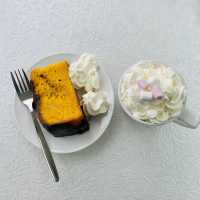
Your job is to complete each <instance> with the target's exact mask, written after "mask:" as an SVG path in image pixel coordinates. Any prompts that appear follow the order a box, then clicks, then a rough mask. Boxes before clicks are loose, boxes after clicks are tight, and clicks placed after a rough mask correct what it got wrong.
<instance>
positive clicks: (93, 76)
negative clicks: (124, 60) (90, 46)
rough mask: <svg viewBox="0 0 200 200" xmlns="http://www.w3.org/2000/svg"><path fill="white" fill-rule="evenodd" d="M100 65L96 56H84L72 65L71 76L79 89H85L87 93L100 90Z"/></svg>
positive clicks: (86, 54)
mask: <svg viewBox="0 0 200 200" xmlns="http://www.w3.org/2000/svg"><path fill="white" fill-rule="evenodd" d="M98 70H99V68H98V65H97V61H96V58H95V56H94V55H92V54H88V53H85V54H82V55H81V56H80V58H79V59H78V60H77V61H76V62H73V63H71V65H70V68H69V76H70V78H71V80H72V83H73V84H74V86H75V87H76V88H77V89H81V88H84V89H85V91H86V92H88V91H91V90H98V89H99V88H100V78H99V73H98Z"/></svg>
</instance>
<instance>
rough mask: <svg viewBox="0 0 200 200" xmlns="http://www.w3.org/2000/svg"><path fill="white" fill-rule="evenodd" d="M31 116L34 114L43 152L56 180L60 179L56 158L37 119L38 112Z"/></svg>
mask: <svg viewBox="0 0 200 200" xmlns="http://www.w3.org/2000/svg"><path fill="white" fill-rule="evenodd" d="M31 116H32V119H33V122H34V125H35V128H36V132H37V135H38V137H39V139H40V142H41V145H42V150H43V153H44V156H45V158H46V160H47V162H48V166H49V168H50V170H51V172H52V175H53V177H54V179H55V181H56V182H58V181H59V175H58V171H57V169H56V165H55V163H54V160H53V156H52V154H51V151H50V149H49V146H48V144H47V141H46V139H45V137H44V134H43V132H42V129H41V127H40V124H39V122H38V120H37V116H36V113H35V112H34V111H33V112H31Z"/></svg>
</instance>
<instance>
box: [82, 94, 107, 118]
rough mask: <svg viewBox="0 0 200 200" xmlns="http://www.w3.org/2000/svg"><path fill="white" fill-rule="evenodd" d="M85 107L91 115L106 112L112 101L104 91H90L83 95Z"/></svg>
mask: <svg viewBox="0 0 200 200" xmlns="http://www.w3.org/2000/svg"><path fill="white" fill-rule="evenodd" d="M82 97H83V108H84V110H85V111H86V112H87V113H88V114H89V115H91V116H96V115H99V114H103V113H106V112H107V111H108V109H109V106H110V103H109V101H108V99H107V95H106V93H105V92H103V91H96V92H93V91H89V92H87V93H86V94H84V95H83V96H82Z"/></svg>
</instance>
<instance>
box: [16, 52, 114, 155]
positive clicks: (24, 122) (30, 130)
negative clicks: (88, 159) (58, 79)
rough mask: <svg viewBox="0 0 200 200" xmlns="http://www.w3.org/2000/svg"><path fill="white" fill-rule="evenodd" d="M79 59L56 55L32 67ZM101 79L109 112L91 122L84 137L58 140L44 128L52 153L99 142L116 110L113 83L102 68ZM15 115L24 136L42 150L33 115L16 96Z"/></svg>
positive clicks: (72, 149)
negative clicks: (106, 95) (108, 103)
mask: <svg viewBox="0 0 200 200" xmlns="http://www.w3.org/2000/svg"><path fill="white" fill-rule="evenodd" d="M77 58H78V56H76V55H73V54H56V55H52V56H49V57H46V58H43V59H41V60H40V61H38V62H37V63H35V64H34V65H33V66H32V68H33V67H36V66H45V65H47V64H50V63H54V62H57V61H60V60H64V59H67V60H68V61H69V62H72V61H74V60H76V59H77ZM100 77H101V87H102V89H103V90H105V91H106V92H107V94H108V99H109V101H110V104H111V106H110V108H109V110H108V112H107V113H106V114H103V115H100V116H97V117H93V118H92V119H91V120H90V121H89V123H90V130H89V131H87V132H85V133H84V134H82V135H73V136H66V137H60V138H57V137H54V136H53V135H51V134H50V133H49V132H48V131H47V130H46V129H44V128H43V127H42V130H43V132H44V135H45V138H46V140H47V142H48V144H49V147H50V149H51V151H52V152H54V153H72V152H75V151H79V150H81V149H84V148H86V147H88V146H89V145H91V144H93V143H94V142H95V141H97V140H98V139H99V138H100V136H101V135H102V134H103V133H104V131H105V130H106V128H107V127H108V125H109V123H110V120H111V118H112V114H113V109H114V93H113V88H112V84H111V81H110V79H109V77H108V75H107V74H106V73H105V72H104V71H103V69H102V68H100ZM15 115H16V120H17V123H18V125H19V129H20V131H21V133H22V135H23V136H24V137H25V138H26V139H27V140H28V141H29V142H30V143H32V144H34V145H35V146H37V147H39V148H41V145H40V142H39V140H38V138H37V135H36V132H35V127H34V125H33V122H32V119H31V115H30V113H29V111H28V110H27V109H26V107H25V106H24V105H23V104H22V103H21V102H20V101H19V99H18V97H17V96H15Z"/></svg>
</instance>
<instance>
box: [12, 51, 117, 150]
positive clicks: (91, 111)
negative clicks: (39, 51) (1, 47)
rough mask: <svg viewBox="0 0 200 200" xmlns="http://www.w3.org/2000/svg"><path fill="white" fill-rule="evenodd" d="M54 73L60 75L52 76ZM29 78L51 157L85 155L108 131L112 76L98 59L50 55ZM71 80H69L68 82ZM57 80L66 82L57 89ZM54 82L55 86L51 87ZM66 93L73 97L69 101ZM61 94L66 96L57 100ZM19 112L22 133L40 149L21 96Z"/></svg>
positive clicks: (84, 55)
mask: <svg viewBox="0 0 200 200" xmlns="http://www.w3.org/2000/svg"><path fill="white" fill-rule="evenodd" d="M65 65H66V66H65ZM65 67H67V68H68V69H69V70H68V72H65V71H62V69H65ZM45 68H46V69H45ZM54 69H56V70H57V71H55V72H52V70H54ZM27 74H28V76H29V78H30V79H31V83H32V88H33V91H34V92H33V94H34V95H33V96H34V98H33V99H34V104H33V108H34V109H36V111H37V113H38V119H39V120H38V122H39V124H40V127H41V129H42V132H43V134H44V137H45V139H46V141H47V143H48V146H49V148H50V150H51V152H54V153H72V152H76V151H79V150H82V149H84V148H86V147H88V146H89V145H91V144H93V143H94V142H95V141H97V140H98V139H99V138H100V136H101V135H102V134H103V133H104V132H105V130H106V128H107V127H108V125H109V123H110V120H111V118H112V114H113V109H114V93H113V88H112V85H111V81H110V79H109V77H108V75H107V74H106V72H105V71H104V70H103V69H102V67H101V66H99V65H98V63H97V60H96V58H95V57H94V56H93V55H91V54H83V55H81V56H80V55H74V54H56V55H52V56H48V57H45V58H43V59H41V60H39V61H38V62H36V63H35V64H34V65H33V66H32V67H31V68H30V69H29V70H28V72H27ZM66 74H67V75H66ZM44 76H47V77H44ZM57 76H58V77H57ZM66 76H69V77H68V78H66V80H65V77H66ZM59 77H60V78H59ZM55 79H56V80H57V79H58V81H61V82H59V83H57V84H55ZM43 80H45V81H43ZM51 81H53V83H54V84H55V85H54V86H52V87H50V84H51ZM62 81H65V82H62ZM61 83H63V85H62V84H61ZM45 84H46V85H47V86H48V87H47V88H45ZM52 88H53V89H52ZM65 90H66V91H67V92H68V93H67V95H69V96H67V98H66V99H65V97H66V95H65ZM60 91H61V92H62V91H63V93H62V96H61V97H58V96H59V95H60ZM75 91H76V92H75ZM46 93H48V95H46ZM76 93H77V94H76ZM38 96H39V99H40V100H39V101H37V100H38ZM55 99H56V100H58V99H59V102H58V101H56V100H55ZM63 99H64V100H63ZM63 101H66V102H67V105H68V106H69V107H67V109H69V110H70V109H71V110H70V113H71V114H69V113H67V111H65V106H66V105H65V104H63V105H62V102H63ZM38 102H39V103H38ZM79 104H80V105H79ZM56 107H58V109H56ZM14 108H15V114H16V121H17V124H18V127H19V129H20V133H21V134H22V135H23V136H24V137H25V138H26V139H27V140H28V141H29V142H30V143H32V144H33V145H35V146H37V147H39V148H41V144H40V141H39V140H38V136H37V133H36V130H35V127H34V124H33V121H32V117H31V115H30V113H29V111H28V109H27V108H26V107H25V106H24V105H23V104H22V103H21V101H20V100H19V98H18V96H17V95H16V97H15V104H14ZM54 110H55V112H54ZM62 110H63V111H62ZM59 112H60V113H59ZM55 113H56V114H55ZM72 113H73V114H72ZM54 114H55V115H54ZM59 122H61V125H62V126H60V124H59ZM68 122H70V123H68ZM65 125H66V126H65ZM66 127H67V129H65V128H66ZM76 127H77V128H76ZM63 128H64V132H63V131H62V129H63ZM67 131H68V132H67ZM70 131H71V132H70Z"/></svg>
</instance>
